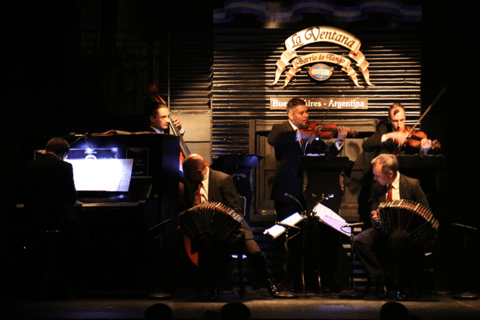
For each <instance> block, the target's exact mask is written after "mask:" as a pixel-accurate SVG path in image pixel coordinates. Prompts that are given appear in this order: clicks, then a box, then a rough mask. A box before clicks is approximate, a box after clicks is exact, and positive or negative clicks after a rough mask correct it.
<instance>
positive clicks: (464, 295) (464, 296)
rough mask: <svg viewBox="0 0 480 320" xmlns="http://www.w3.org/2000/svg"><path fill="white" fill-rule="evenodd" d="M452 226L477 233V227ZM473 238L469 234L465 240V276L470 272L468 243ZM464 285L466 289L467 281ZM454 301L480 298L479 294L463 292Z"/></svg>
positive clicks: (455, 296) (457, 224) (455, 224)
mask: <svg viewBox="0 0 480 320" xmlns="http://www.w3.org/2000/svg"><path fill="white" fill-rule="evenodd" d="M452 226H457V227H461V228H464V229H465V230H467V231H468V230H470V231H477V228H475V227H471V226H466V225H463V224H459V223H452ZM471 238H472V237H470V238H469V237H468V234H467V233H465V236H464V240H463V250H464V254H463V261H462V267H463V268H464V269H465V274H467V270H468V268H467V267H468V265H467V254H468V252H467V251H468V241H470V240H471ZM462 282H463V283H462V285H463V287H464V288H465V286H466V285H465V281H464V280H462ZM453 298H454V299H458V300H477V299H478V298H479V297H478V295H477V294H475V293H472V292H469V291H462V292H460V293H457V294H455V295H454V296H453Z"/></svg>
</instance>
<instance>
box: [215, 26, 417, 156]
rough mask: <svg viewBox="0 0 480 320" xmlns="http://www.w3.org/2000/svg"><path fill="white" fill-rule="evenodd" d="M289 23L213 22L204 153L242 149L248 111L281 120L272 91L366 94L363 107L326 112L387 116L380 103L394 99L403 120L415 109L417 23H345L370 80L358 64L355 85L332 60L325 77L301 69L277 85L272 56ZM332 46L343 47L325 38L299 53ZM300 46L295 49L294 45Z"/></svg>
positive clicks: (315, 115) (317, 114) (341, 51)
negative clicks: (232, 25)
mask: <svg viewBox="0 0 480 320" xmlns="http://www.w3.org/2000/svg"><path fill="white" fill-rule="evenodd" d="M296 31H299V30H296V29H221V28H216V29H215V30H214V62H213V98H212V100H213V102H212V113H213V116H212V122H213V127H212V146H213V147H212V158H216V157H218V156H220V155H223V154H228V153H237V152H248V141H249V139H248V123H249V120H250V119H257V120H279V121H280V120H284V119H285V118H286V116H285V112H284V111H278V110H275V111H273V110H270V109H269V99H270V98H272V97H289V98H293V97H297V96H312V97H315V96H317V97H322V96H337V97H338V96H342V97H348V96H356V97H366V98H368V101H369V108H368V110H330V111H329V112H328V116H327V117H326V120H325V121H327V123H328V121H329V120H332V119H378V118H379V117H384V116H387V110H388V106H389V105H391V104H392V103H393V102H397V101H398V102H401V103H402V104H403V105H404V106H405V107H406V113H407V120H408V121H407V122H408V124H412V123H414V122H415V121H416V120H417V119H418V118H419V116H420V110H421V97H420V85H421V34H420V32H419V30H418V29H415V28H412V29H409V28H404V29H398V28H397V29H388V28H381V29H380V28H364V29H357V30H356V29H353V30H345V31H348V32H350V33H352V34H353V35H355V36H356V37H357V38H359V39H360V40H361V42H362V46H361V51H362V52H363V53H364V54H365V57H366V59H367V61H368V62H369V63H370V66H369V70H370V75H371V81H372V83H374V84H375V86H367V85H366V83H365V81H364V79H363V77H362V75H361V74H360V73H359V70H358V68H356V67H355V66H354V69H355V70H356V71H357V73H359V80H360V81H359V82H360V84H361V85H362V86H363V87H356V86H355V84H354V83H353V82H352V81H351V80H350V78H349V77H348V76H347V75H346V73H344V72H342V71H341V70H340V67H339V66H335V70H334V73H333V75H332V77H331V78H330V79H328V80H327V81H324V82H316V81H313V80H311V79H310V77H309V75H308V73H307V71H306V70H305V69H303V70H302V71H301V72H299V73H297V75H296V77H295V78H294V79H293V80H292V81H291V83H290V84H289V85H288V86H287V87H285V88H283V87H282V85H281V84H280V83H283V81H284V75H283V76H282V77H281V78H280V81H279V84H277V85H275V86H271V83H273V81H274V73H275V69H276V66H275V63H276V61H277V60H278V59H279V58H280V55H281V53H282V52H283V51H285V46H284V41H285V39H287V38H288V37H289V36H291V35H292V34H293V33H295V32H296ZM319 51H325V52H332V53H335V54H339V55H348V50H347V49H345V48H343V47H340V46H336V45H333V44H328V43H327V44H326V43H323V44H312V45H309V46H306V47H304V48H302V50H301V54H302V55H305V54H308V53H313V52H319ZM299 54H300V50H299ZM324 115H325V111H324V110H316V111H313V110H310V117H311V119H313V120H315V119H320V118H323V116H324Z"/></svg>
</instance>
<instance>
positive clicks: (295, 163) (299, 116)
mask: <svg viewBox="0 0 480 320" xmlns="http://www.w3.org/2000/svg"><path fill="white" fill-rule="evenodd" d="M287 117H288V120H287V121H285V122H283V123H281V124H275V125H273V127H272V130H271V131H270V133H269V134H268V136H267V140H268V143H269V144H270V145H271V146H273V147H274V148H275V160H276V162H275V176H274V178H273V185H272V193H271V196H270V198H271V199H272V200H273V201H274V203H275V211H276V213H277V220H283V219H285V218H286V217H288V216H290V215H291V214H293V213H295V212H301V211H302V209H301V208H300V206H299V204H298V203H297V202H296V201H294V200H293V199H291V198H290V197H288V196H286V195H285V194H286V193H288V194H289V195H291V196H293V197H295V198H296V199H298V200H299V201H300V202H301V203H302V205H304V204H305V200H304V198H303V172H302V170H301V169H300V161H301V159H302V157H303V156H304V155H305V150H306V149H307V147H308V145H310V144H312V142H313V139H314V138H315V137H316V136H317V133H318V130H319V129H320V128H321V126H316V127H315V128H313V130H311V131H309V130H305V129H307V128H308V127H309V124H310V122H309V121H308V107H307V106H306V105H305V101H303V100H302V99H300V98H293V99H291V100H290V101H289V102H288V103H287ZM347 132H348V129H347V128H345V127H339V128H338V136H337V141H336V142H335V143H334V144H333V145H331V146H330V147H327V148H326V150H325V154H329V155H331V156H336V155H338V154H339V153H340V151H341V149H342V147H343V142H344V141H345V137H346V136H347ZM322 142H323V141H322ZM305 207H306V206H305V205H304V208H305Z"/></svg>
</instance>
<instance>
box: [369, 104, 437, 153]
mask: <svg viewBox="0 0 480 320" xmlns="http://www.w3.org/2000/svg"><path fill="white" fill-rule="evenodd" d="M408 131H409V129H407V128H406V127H405V107H404V106H402V105H401V104H400V103H394V104H392V105H391V106H390V108H389V110H388V122H385V121H382V122H380V123H379V124H378V126H377V131H376V132H375V133H374V134H373V135H372V136H371V137H370V138H368V139H366V140H364V142H363V145H362V147H363V150H364V151H367V152H371V151H377V152H378V153H398V154H416V153H419V151H420V150H423V152H424V153H425V154H427V153H431V154H435V153H439V151H440V143H439V142H438V141H437V140H433V141H432V140H430V139H427V138H423V139H422V140H421V143H420V148H413V147H411V146H410V145H406V146H403V144H404V142H405V139H406V137H407V133H408ZM399 146H401V147H400V149H399Z"/></svg>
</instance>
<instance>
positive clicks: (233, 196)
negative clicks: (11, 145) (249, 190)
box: [220, 175, 243, 214]
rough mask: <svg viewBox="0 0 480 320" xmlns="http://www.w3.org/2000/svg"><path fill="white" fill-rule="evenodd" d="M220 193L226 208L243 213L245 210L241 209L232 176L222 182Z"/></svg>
mask: <svg viewBox="0 0 480 320" xmlns="http://www.w3.org/2000/svg"><path fill="white" fill-rule="evenodd" d="M220 192H221V194H222V198H223V201H222V203H223V204H225V205H226V206H229V207H230V208H232V209H233V210H235V212H237V213H242V214H243V210H242V209H241V208H240V203H239V201H238V196H237V189H236V188H235V184H234V183H233V178H232V176H230V175H228V176H226V177H225V179H223V180H222V182H221V185H220Z"/></svg>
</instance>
